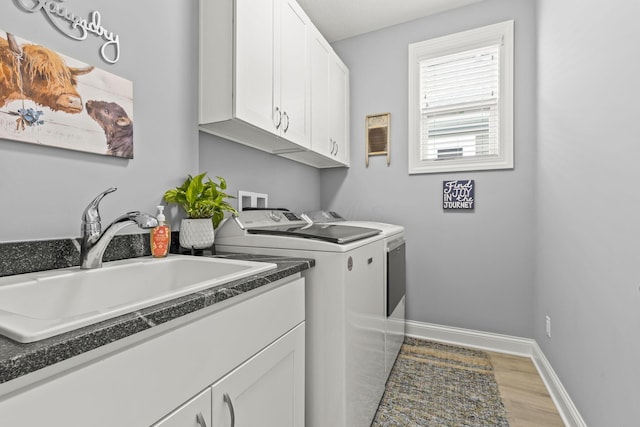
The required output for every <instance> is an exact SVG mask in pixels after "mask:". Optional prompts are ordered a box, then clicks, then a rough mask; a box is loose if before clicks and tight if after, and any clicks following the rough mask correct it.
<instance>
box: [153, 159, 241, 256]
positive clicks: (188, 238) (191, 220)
mask: <svg viewBox="0 0 640 427" xmlns="http://www.w3.org/2000/svg"><path fill="white" fill-rule="evenodd" d="M205 178H206V180H205ZM217 178H218V180H219V182H214V181H213V180H212V179H211V178H209V177H207V173H206V172H205V173H201V174H200V175H197V176H195V177H192V176H191V175H189V176H188V177H187V179H186V180H185V182H184V183H183V184H182V185H181V186H180V187H176V188H173V189H171V190H167V191H166V192H165V193H164V200H166V201H167V202H168V203H175V204H177V205H179V206H181V207H182V208H183V209H184V211H185V212H186V214H187V218H185V219H183V220H182V222H181V223H180V246H182V247H184V248H189V249H205V248H210V247H211V246H212V245H213V241H214V231H213V230H214V229H215V228H217V227H218V225H219V224H220V221H222V219H223V218H224V213H225V212H231V213H237V211H236V210H235V209H234V208H233V206H231V205H230V204H229V203H227V202H226V201H225V199H226V198H234V197H233V196H230V195H228V194H226V193H225V192H224V190H226V189H227V182H226V181H225V180H224V178H222V177H221V176H219V177H217Z"/></svg>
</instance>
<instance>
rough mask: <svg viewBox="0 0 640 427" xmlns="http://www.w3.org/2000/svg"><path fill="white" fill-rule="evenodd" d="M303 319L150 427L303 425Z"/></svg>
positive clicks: (266, 426)
mask: <svg viewBox="0 0 640 427" xmlns="http://www.w3.org/2000/svg"><path fill="white" fill-rule="evenodd" d="M303 408H304V324H301V325H298V326H297V327H296V328H295V329H293V330H292V331H290V332H288V333H287V334H286V335H284V336H283V337H282V338H280V339H278V340H277V341H275V342H274V343H273V344H271V345H270V346H268V347H267V348H265V349H264V350H262V351H261V352H259V353H258V354H256V355H255V356H253V357H252V358H251V359H249V360H247V361H246V362H244V363H243V364H241V365H240V366H238V367H237V368H236V369H234V370H233V371H231V372H230V373H229V374H227V375H226V376H225V377H224V378H222V379H221V380H219V381H217V382H216V383H215V384H213V385H212V386H211V387H209V388H207V389H205V390H204V391H203V392H202V393H200V394H198V395H197V396H196V397H194V398H193V399H191V400H189V401H188V402H186V403H185V404H184V405H182V406H180V407H179V408H178V409H176V410H175V411H173V412H171V413H170V414H169V415H167V416H166V417H165V418H163V419H162V420H161V421H159V422H158V423H156V424H154V425H153V427H211V426H217V427H218V426H219V427H227V426H228V427H252V426H260V427H302V426H304V409H303Z"/></svg>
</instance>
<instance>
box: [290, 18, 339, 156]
mask: <svg viewBox="0 0 640 427" xmlns="http://www.w3.org/2000/svg"><path fill="white" fill-rule="evenodd" d="M309 40H310V41H309V55H310V74H311V151H310V152H297V153H289V154H285V155H284V156H285V157H287V158H290V159H292V160H297V161H300V162H303V163H307V164H310V165H312V166H315V167H318V168H327V167H336V166H349V133H348V132H349V70H348V68H347V67H346V66H345V65H344V63H343V62H342V61H341V60H340V58H339V57H338V55H336V53H335V52H334V51H333V49H332V48H331V46H330V45H329V43H328V42H327V41H326V40H325V38H324V37H323V36H322V34H320V32H319V31H318V30H317V29H316V28H315V27H314V26H313V25H312V26H311V28H310V36H309Z"/></svg>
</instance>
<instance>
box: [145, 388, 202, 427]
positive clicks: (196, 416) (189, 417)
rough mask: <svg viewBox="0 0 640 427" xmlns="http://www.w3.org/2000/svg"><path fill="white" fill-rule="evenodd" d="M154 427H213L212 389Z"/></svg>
mask: <svg viewBox="0 0 640 427" xmlns="http://www.w3.org/2000/svg"><path fill="white" fill-rule="evenodd" d="M153 427H211V389H209V388H208V389H206V390H205V391H203V392H202V393H200V394H199V395H197V396H196V397H194V398H193V399H191V400H190V401H188V402H187V403H185V404H184V405H182V406H181V407H179V408H178V409H176V410H175V411H173V412H172V413H170V414H169V415H167V416H166V417H165V418H163V419H162V420H161V421H159V422H157V423H155V424H154V425H153Z"/></svg>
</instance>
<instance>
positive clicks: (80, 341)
mask: <svg viewBox="0 0 640 427" xmlns="http://www.w3.org/2000/svg"><path fill="white" fill-rule="evenodd" d="M217 256H218V257H225V258H233V259H243V260H248V261H261V262H270V263H274V264H276V265H277V268H276V269H275V270H270V271H267V272H264V273H261V274H258V275H255V276H251V277H247V278H244V279H239V280H236V281H233V282H229V283H226V284H224V285H218V286H214V287H212V288H209V289H205V290H203V291H199V292H196V293H194V294H191V295H186V296H184V297H180V298H176V299H174V300H171V301H167V302H164V303H161V304H158V305H154V306H152V307H148V308H145V309H142V310H138V311H136V312H134V313H130V314H126V315H123V316H119V317H116V318H113V319H109V320H106V321H103V322H100V323H96V324H94V325H89V326H86V327H83V328H79V329H76V330H74V331H71V332H67V333H64V334H61V335H57V336H54V337H51V338H47V339H44V340H41V341H37V342H34V343H29V344H20V343H18V342H16V341H13V340H11V339H9V338H6V337H4V336H1V335H0V384H3V383H6V382H8V381H11V380H14V379H16V378H19V377H21V376H23V375H26V374H29V373H32V372H35V371H38V370H40V369H43V368H45V367H48V366H52V365H54V364H56V363H58V362H62V361H65V360H67V359H71V358H73V357H75V356H78V355H81V354H84V353H86V352H88V351H90V350H94V349H97V348H99V347H102V346H105V345H107V344H110V343H113V342H116V341H118V340H120V339H123V338H126V337H129V336H132V335H134V334H136V333H138V332H142V331H146V330H149V329H151V328H153V327H156V326H159V325H161V324H164V323H166V322H169V321H170V320H174V319H178V318H180V317H182V316H185V315H187V314H189V313H193V312H195V311H197V310H201V309H204V308H205V307H209V306H212V305H214V304H217V303H220V302H222V301H225V300H228V299H229V298H232V297H234V296H237V295H241V294H243V293H245V292H248V291H251V290H253V289H257V288H260V287H262V286H265V285H267V284H269V283H273V282H275V281H277V280H280V279H283V278H285V277H288V276H291V275H294V274H296V273H299V272H302V271H304V270H307V269H309V268H311V267H313V266H314V265H315V261H314V260H313V259H309V258H291V257H278V256H266V255H243V254H224V255H217Z"/></svg>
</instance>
